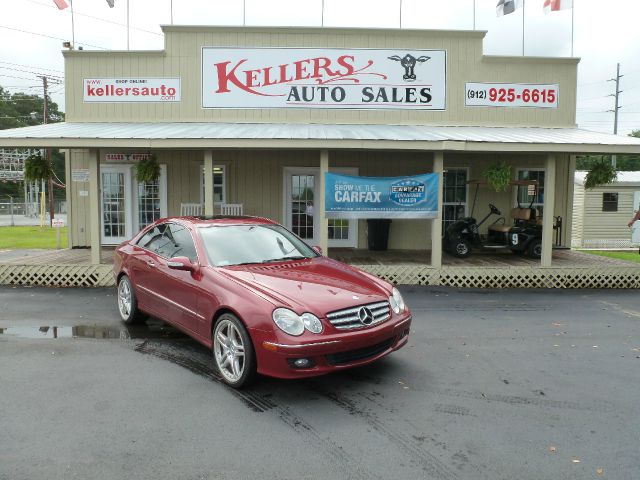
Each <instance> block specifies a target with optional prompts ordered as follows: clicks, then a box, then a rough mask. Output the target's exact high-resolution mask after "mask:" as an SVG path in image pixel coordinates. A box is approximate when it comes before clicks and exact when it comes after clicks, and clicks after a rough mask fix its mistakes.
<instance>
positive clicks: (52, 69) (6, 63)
mask: <svg viewBox="0 0 640 480" xmlns="http://www.w3.org/2000/svg"><path fill="white" fill-rule="evenodd" d="M0 63H4V64H5V65H13V66H15V67H25V68H35V69H37V70H50V71H52V72H58V73H64V71H62V70H56V69H55V68H45V67H36V66H34V65H24V64H21V63H11V62H5V61H3V60H0ZM38 86H40V85H38Z"/></svg>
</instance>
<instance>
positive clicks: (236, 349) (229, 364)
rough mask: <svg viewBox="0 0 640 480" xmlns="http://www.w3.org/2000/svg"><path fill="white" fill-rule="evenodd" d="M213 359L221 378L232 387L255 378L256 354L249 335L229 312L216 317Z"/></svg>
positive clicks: (239, 386)
mask: <svg viewBox="0 0 640 480" xmlns="http://www.w3.org/2000/svg"><path fill="white" fill-rule="evenodd" d="M213 359H214V361H215V363H216V367H217V368H218V372H220V375H221V377H222V380H223V381H224V382H225V383H226V384H227V385H230V386H231V387H233V388H243V387H246V386H248V385H250V384H251V383H252V382H253V381H254V380H255V378H256V370H257V369H256V356H255V351H254V349H253V343H252V342H251V337H249V333H247V329H246V328H244V325H243V324H242V322H241V321H240V320H239V319H238V317H236V316H235V315H233V314H231V313H225V314H223V315H221V316H220V318H218V321H217V322H216V324H215V327H214V329H213Z"/></svg>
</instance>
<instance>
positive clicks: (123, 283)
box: [118, 275, 145, 325]
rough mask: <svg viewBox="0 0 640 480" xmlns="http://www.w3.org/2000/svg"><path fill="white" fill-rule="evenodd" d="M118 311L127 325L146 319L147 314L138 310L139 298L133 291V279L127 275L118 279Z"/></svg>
mask: <svg viewBox="0 0 640 480" xmlns="http://www.w3.org/2000/svg"><path fill="white" fill-rule="evenodd" d="M118 311H119V312H120V318H122V321H123V322H124V323H126V324H127V325H131V324H133V323H137V322H139V321H141V320H144V318H145V315H144V314H143V313H142V312H141V311H140V310H138V299H137V298H136V293H135V292H134V291H133V285H131V280H129V277H127V276H126V275H123V276H122V277H120V280H119V281H118Z"/></svg>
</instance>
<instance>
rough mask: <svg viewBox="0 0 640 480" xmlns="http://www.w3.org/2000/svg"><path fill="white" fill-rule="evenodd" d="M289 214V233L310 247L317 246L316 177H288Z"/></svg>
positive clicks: (303, 174)
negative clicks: (304, 241)
mask: <svg viewBox="0 0 640 480" xmlns="http://www.w3.org/2000/svg"><path fill="white" fill-rule="evenodd" d="M289 190H290V192H289V214H288V217H287V225H288V226H289V228H291V231H292V232H293V233H295V234H296V235H298V236H299V237H300V238H302V239H303V240H306V241H307V242H308V243H309V244H311V245H317V243H318V240H317V239H318V235H317V234H316V230H317V228H316V227H317V224H318V222H316V221H315V220H316V219H315V205H314V202H315V198H316V175H315V173H311V172H309V173H304V172H292V173H291V177H290V189H289Z"/></svg>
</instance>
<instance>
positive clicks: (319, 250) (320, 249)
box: [312, 245, 322, 255]
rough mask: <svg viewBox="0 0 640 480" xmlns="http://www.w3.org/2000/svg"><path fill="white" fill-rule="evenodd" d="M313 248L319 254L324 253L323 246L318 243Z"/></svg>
mask: <svg viewBox="0 0 640 480" xmlns="http://www.w3.org/2000/svg"><path fill="white" fill-rule="evenodd" d="M312 248H313V251H314V252H316V253H317V254H318V255H322V248H320V247H318V246H317V245H316V246H315V247H312Z"/></svg>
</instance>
